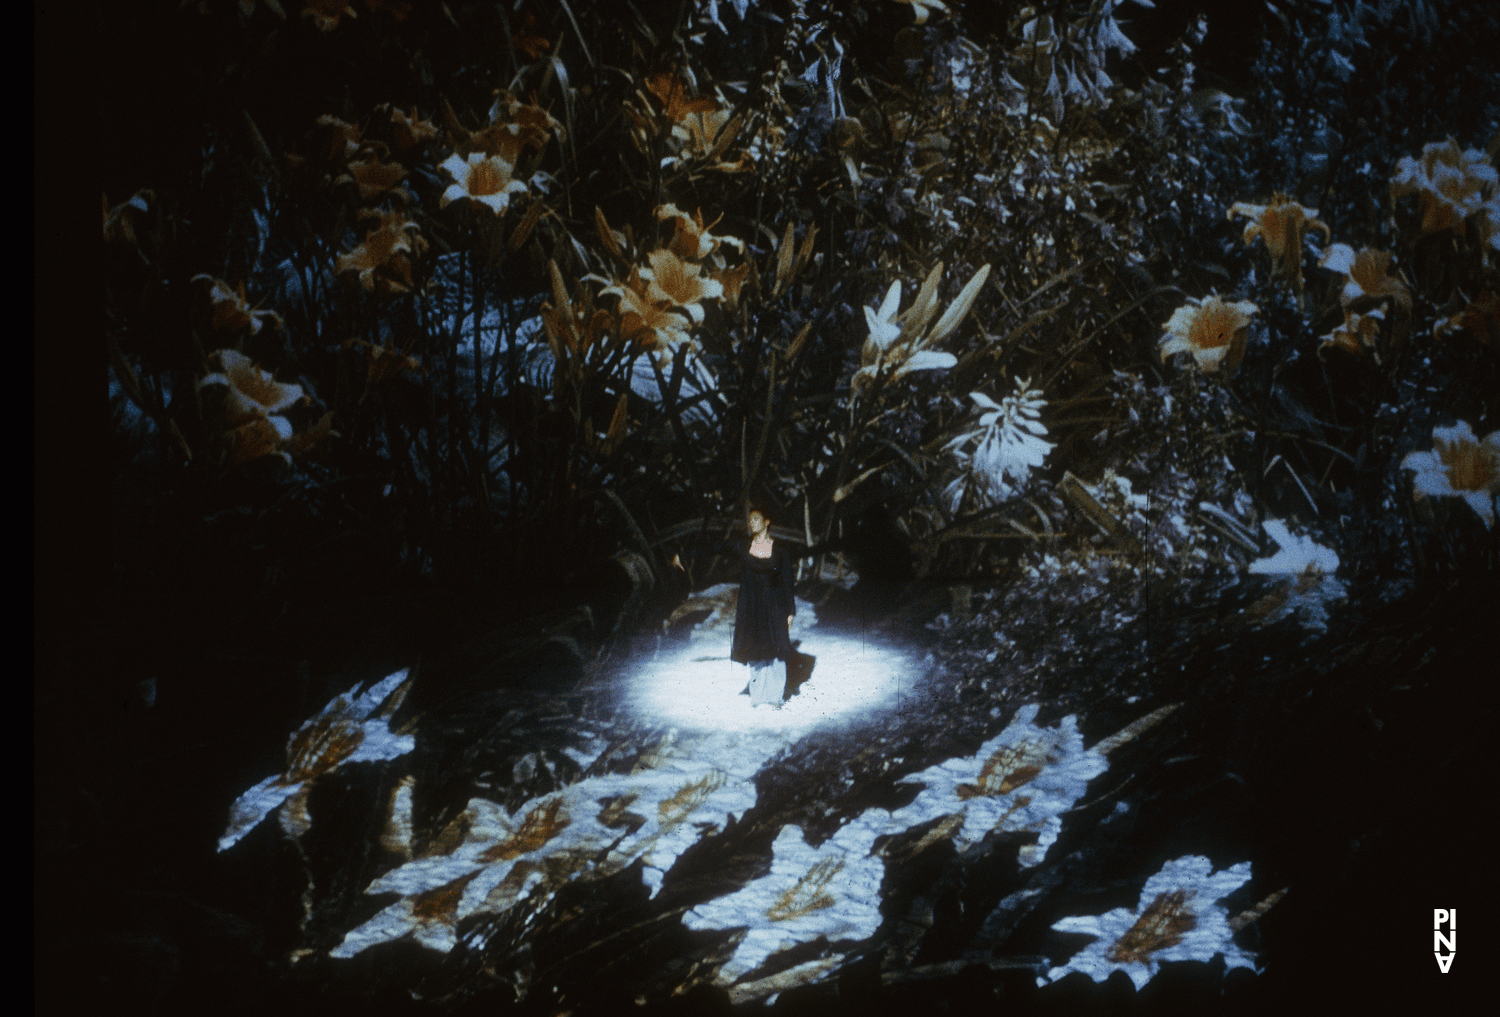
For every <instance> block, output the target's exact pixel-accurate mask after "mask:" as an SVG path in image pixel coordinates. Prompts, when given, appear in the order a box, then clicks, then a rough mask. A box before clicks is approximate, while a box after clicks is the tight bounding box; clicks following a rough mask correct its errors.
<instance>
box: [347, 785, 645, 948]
mask: <svg viewBox="0 0 1500 1017" xmlns="http://www.w3.org/2000/svg"><path fill="white" fill-rule="evenodd" d="M583 791H584V789H582V788H580V787H579V785H576V784H575V785H573V786H572V787H569V788H565V789H563V790H562V791H558V792H555V793H553V794H550V795H544V796H542V797H540V798H535V799H532V800H531V801H529V802H527V803H526V804H524V805H522V806H521V807H520V808H519V809H517V810H516V813H515V815H514V816H512V815H511V814H509V813H507V812H506V811H505V809H504V808H503V807H502V806H500V805H497V804H496V803H494V802H491V801H486V800H485V799H483V798H474V799H471V800H470V802H469V806H468V808H467V809H465V810H464V814H463V816H462V817H461V818H460V820H459V828H460V829H462V830H463V831H464V833H463V841H462V843H460V844H459V845H458V847H456V848H455V849H454V850H452V851H451V852H449V853H448V854H445V855H439V856H435V857H428V858H418V859H415V860H414V861H410V862H407V863H406V864H405V865H402V866H400V867H398V868H396V869H393V870H392V871H390V872H388V873H386V874H385V875H384V876H381V877H380V878H379V879H377V880H375V882H373V883H371V884H370V885H369V887H368V888H366V890H365V893H369V894H380V893H399V894H401V895H402V899H401V900H399V901H397V902H396V903H394V904H392V905H391V906H389V907H387V908H386V909H385V910H384V911H382V912H380V913H379V914H378V915H376V916H375V917H374V918H371V919H370V920H369V921H368V922H365V923H364V924H363V925H361V926H360V927H358V928H357V929H354V930H353V931H351V932H350V933H349V934H348V935H347V936H345V937H344V941H343V943H341V944H340V945H339V946H337V947H335V948H334V949H333V950H331V951H329V954H330V956H333V957H352V956H354V955H355V954H356V953H359V952H360V951H361V950H364V949H367V948H368V947H371V946H373V945H375V944H376V943H380V942H385V941H387V940H392V939H399V938H401V937H403V936H405V935H407V934H408V933H415V934H416V938H417V941H418V942H420V943H422V944H423V945H424V946H428V947H431V948H433V949H441V950H449V949H452V947H453V944H454V938H453V929H454V927H455V926H456V924H457V923H458V921H459V920H460V919H462V918H465V917H467V916H468V915H471V914H476V913H479V912H481V911H488V912H500V911H504V910H506V909H507V908H509V907H511V906H512V905H513V904H514V903H515V902H516V901H517V900H518V899H519V898H520V896H521V895H522V894H523V893H524V892H525V891H526V890H528V889H530V888H531V887H532V886H533V885H535V884H536V883H537V882H539V881H541V880H542V878H543V876H544V875H545V874H546V872H547V867H546V866H545V865H544V864H543V863H544V860H545V859H546V858H547V857H548V856H552V857H554V858H557V859H558V860H560V861H561V862H563V864H561V865H557V864H554V865H553V866H552V869H553V870H572V871H577V870H578V869H580V868H582V867H584V866H585V865H586V864H587V857H588V856H589V855H590V854H591V853H592V852H596V851H598V850H599V849H600V848H601V847H603V846H604V845H606V844H608V843H609V842H610V841H611V840H613V839H614V837H615V836H616V835H615V834H614V833H613V832H612V831H611V830H609V829H608V828H606V827H604V826H603V825H601V824H600V823H599V822H598V821H597V819H596V818H595V817H594V816H593V815H592V811H593V810H592V809H590V808H589V807H588V806H589V804H591V803H590V802H588V801H587V799H586V795H585V794H584V793H583Z"/></svg>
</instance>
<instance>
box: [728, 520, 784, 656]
mask: <svg viewBox="0 0 1500 1017" xmlns="http://www.w3.org/2000/svg"><path fill="white" fill-rule="evenodd" d="M729 544H730V547H731V549H732V552H733V553H734V554H735V555H736V556H737V557H738V558H739V560H740V593H739V599H738V601H737V602H736V605H735V613H734V648H733V649H732V650H731V651H730V653H729V659H730V660H733V661H737V662H738V663H741V664H749V663H751V662H752V661H766V660H788V659H790V658H791V656H792V644H791V642H790V641H789V640H788V639H787V634H786V630H787V621H786V620H787V617H788V616H789V615H794V614H796V613H797V602H796V600H795V599H794V598H793V596H792V580H793V578H794V573H795V570H796V562H795V560H794V559H793V558H792V556H791V555H790V554H788V553H787V552H786V550H785V549H784V548H783V547H782V545H781V541H779V540H778V541H773V542H772V544H771V556H770V557H769V558H757V557H756V556H755V555H753V554H751V553H750V539H749V538H748V537H741V538H740V539H738V540H733V541H730V542H729Z"/></svg>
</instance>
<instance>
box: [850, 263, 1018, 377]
mask: <svg viewBox="0 0 1500 1017" xmlns="http://www.w3.org/2000/svg"><path fill="white" fill-rule="evenodd" d="M942 272H943V265H942V262H938V264H937V265H935V266H933V269H932V271H931V272H930V273H928V276H927V279H926V281H925V282H923V283H922V288H921V289H920V290H919V291H918V292H917V298H916V300H915V301H914V302H913V303H912V305H911V307H909V308H907V310H906V311H905V312H903V313H900V314H898V313H897V311H898V310H899V308H900V306H901V280H899V279H897V280H896V281H894V282H892V283H891V285H890V288H889V289H887V290H886V292H885V298H884V299H883V300H882V301H881V302H880V309H879V310H871V309H870V308H868V307H866V308H865V309H864V311H865V324H866V325H868V326H869V337H868V338H867V339H866V340H865V344H864V347H863V349H862V350H861V351H860V368H859V370H858V371H856V372H855V374H854V377H853V378H851V379H850V382H849V384H850V387H851V388H853V389H854V390H856V391H858V390H859V389H860V388H861V387H863V386H865V385H868V384H870V383H871V382H873V381H874V380H875V379H877V378H879V377H881V376H883V375H884V376H888V377H889V378H890V379H891V380H894V379H896V378H900V377H901V376H902V375H904V374H907V373H909V372H911V371H926V370H932V369H934V368H948V367H953V366H955V365H956V364H957V363H958V358H957V357H955V356H954V355H953V354H951V353H943V352H941V351H939V350H935V349H932V348H931V347H933V346H935V345H936V344H937V343H939V342H941V341H942V340H944V339H946V338H947V337H948V335H949V333H951V332H952V331H953V330H954V329H955V328H957V327H958V326H959V323H960V322H962V321H963V319H964V316H965V315H966V314H968V312H969V308H970V307H971V306H973V304H974V298H975V297H976V296H978V295H979V290H980V288H981V287H982V286H983V285H984V282H985V280H986V279H988V278H989V275H990V266H988V265H983V266H981V267H980V269H979V271H977V272H975V273H974V275H973V277H972V278H971V279H970V280H969V281H968V283H967V284H966V285H965V286H964V288H963V289H962V290H961V291H960V292H959V294H958V296H956V297H954V298H953V303H951V304H949V305H948V309H947V310H945V311H944V312H943V314H942V316H941V317H939V318H938V319H937V322H936V323H935V324H933V325H932V329H931V330H930V331H929V330H928V328H927V326H928V324H929V323H930V322H932V319H933V316H934V315H936V314H937V286H938V281H939V279H940V278H941V276H942ZM923 333H926V334H925V335H924V334H923Z"/></svg>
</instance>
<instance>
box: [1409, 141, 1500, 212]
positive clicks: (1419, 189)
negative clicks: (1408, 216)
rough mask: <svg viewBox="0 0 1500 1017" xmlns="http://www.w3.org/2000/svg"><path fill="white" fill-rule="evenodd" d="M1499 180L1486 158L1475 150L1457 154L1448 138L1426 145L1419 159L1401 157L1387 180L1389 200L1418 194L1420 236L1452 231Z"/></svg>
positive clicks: (1455, 148) (1457, 151)
mask: <svg viewBox="0 0 1500 1017" xmlns="http://www.w3.org/2000/svg"><path fill="white" fill-rule="evenodd" d="M1497 180H1500V177H1497V175H1496V173H1495V167H1493V166H1491V165H1490V162H1489V157H1488V156H1487V155H1485V154H1484V153H1483V152H1481V151H1479V150H1478V149H1472V148H1471V149H1468V150H1467V151H1461V150H1460V149H1459V147H1458V142H1456V141H1454V140H1453V139H1452V138H1449V139H1448V140H1447V141H1446V142H1444V143H1443V144H1432V145H1426V146H1424V147H1423V148H1422V158H1421V159H1413V158H1412V157H1411V156H1405V157H1403V158H1402V160H1401V161H1400V162H1399V163H1397V164H1396V175H1395V176H1394V177H1392V178H1391V198H1392V199H1395V198H1400V197H1403V196H1405V195H1407V194H1418V195H1420V196H1421V199H1422V234H1423V236H1426V235H1427V234H1429V233H1439V232H1442V231H1443V230H1454V231H1456V232H1459V233H1462V232H1463V228H1464V220H1465V219H1467V218H1468V217H1469V216H1471V215H1473V214H1474V213H1475V212H1477V211H1479V210H1480V208H1481V207H1483V205H1484V204H1485V189H1486V188H1493V187H1494V186H1495V184H1496V183H1497Z"/></svg>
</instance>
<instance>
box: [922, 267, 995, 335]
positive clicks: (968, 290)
mask: <svg viewBox="0 0 1500 1017" xmlns="http://www.w3.org/2000/svg"><path fill="white" fill-rule="evenodd" d="M989 277H990V266H988V265H985V266H983V267H982V268H980V270H979V271H978V272H975V273H974V278H972V279H970V280H969V284H968V285H967V286H965V287H964V288H963V291H962V292H960V293H959V295H958V296H956V297H954V298H953V303H951V304H949V305H948V309H947V310H946V311H944V312H943V316H942V317H941V318H939V319H938V322H937V324H936V325H934V326H932V335H931V336H930V337H929V338H928V340H927V341H928V342H929V343H935V342H941V341H942V340H943V339H945V338H947V336H948V334H949V333H950V332H952V331H953V330H954V329H955V328H957V327H958V324H959V322H961V321H963V320H964V315H966V314H968V313H969V308H970V307H972V306H973V304H974V298H975V297H977V296H978V295H979V288H980V287H981V286H983V285H984V281H985V280H986V279H988V278H989Z"/></svg>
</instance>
